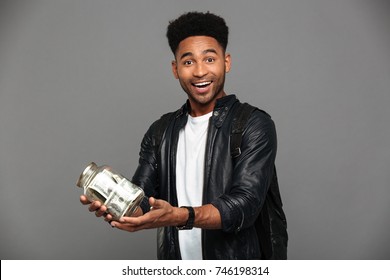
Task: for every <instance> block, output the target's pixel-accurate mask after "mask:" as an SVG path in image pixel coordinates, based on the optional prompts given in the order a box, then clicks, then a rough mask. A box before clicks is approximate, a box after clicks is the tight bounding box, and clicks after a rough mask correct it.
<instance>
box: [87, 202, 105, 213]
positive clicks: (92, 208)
mask: <svg viewBox="0 0 390 280" xmlns="http://www.w3.org/2000/svg"><path fill="white" fill-rule="evenodd" d="M101 206H102V203H101V202H100V201H93V202H92V203H91V205H89V207H88V210H89V211H90V212H95V211H96V210H98V209H99V208H100V207H101Z"/></svg>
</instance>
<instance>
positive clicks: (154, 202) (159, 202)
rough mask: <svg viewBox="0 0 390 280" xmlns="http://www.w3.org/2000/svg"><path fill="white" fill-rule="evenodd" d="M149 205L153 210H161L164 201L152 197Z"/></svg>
mask: <svg viewBox="0 0 390 280" xmlns="http://www.w3.org/2000/svg"><path fill="white" fill-rule="evenodd" d="M149 204H150V206H151V210H153V209H159V208H162V207H163V206H164V200H161V199H155V198H154V197H150V198H149Z"/></svg>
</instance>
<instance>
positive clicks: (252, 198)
mask: <svg viewBox="0 0 390 280" xmlns="http://www.w3.org/2000/svg"><path fill="white" fill-rule="evenodd" d="M276 149H277V139H276V131H275V125H274V122H273V121H272V120H271V118H270V117H269V116H267V115H266V114H264V113H263V112H260V111H254V112H253V113H252V115H251V117H250V119H249V121H248V125H247V127H246V129H245V130H244V133H243V137H242V144H241V155H240V156H239V157H238V158H236V159H234V160H233V174H232V186H231V187H230V188H229V192H227V193H225V194H223V195H222V196H220V197H218V198H217V199H215V200H214V201H212V202H211V204H213V205H214V206H215V207H216V208H217V209H218V210H219V212H220V214H221V219H222V230H223V231H225V232H238V231H240V230H241V229H242V228H247V227H249V226H252V225H253V224H254V222H255V221H256V218H257V217H258V215H259V213H260V210H261V208H262V206H263V204H264V201H265V198H266V194H267V191H268V188H269V185H270V182H271V179H272V176H273V170H274V163H275V156H276Z"/></svg>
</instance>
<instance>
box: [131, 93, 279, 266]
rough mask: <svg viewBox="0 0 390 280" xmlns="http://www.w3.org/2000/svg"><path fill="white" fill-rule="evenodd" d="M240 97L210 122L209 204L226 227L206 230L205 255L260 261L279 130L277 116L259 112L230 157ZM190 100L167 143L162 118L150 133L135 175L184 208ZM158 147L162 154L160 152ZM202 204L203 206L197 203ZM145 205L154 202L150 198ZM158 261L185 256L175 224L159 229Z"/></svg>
mask: <svg viewBox="0 0 390 280" xmlns="http://www.w3.org/2000/svg"><path fill="white" fill-rule="evenodd" d="M238 104H239V101H238V99H237V98H236V96H235V95H228V96H225V97H222V98H220V99H218V100H217V102H216V106H215V108H214V111H213V115H212V117H211V118H210V121H209V127H208V134H207V140H206V155H205V172H204V174H205V175H204V189H203V204H209V203H211V204H212V205H214V206H215V207H216V208H217V209H218V210H219V212H220V215H221V219H222V229H221V230H204V229H203V230H202V252H203V259H260V258H261V253H260V248H259V238H258V236H257V233H256V230H255V228H254V222H255V220H256V218H257V217H258V215H259V212H260V210H261V208H262V205H263V203H264V200H265V197H266V193H267V190H268V187H269V184H270V180H271V177H272V174H273V168H274V160H275V155H276V147H277V143H276V132H275V126H274V123H273V121H272V120H271V118H270V117H269V116H268V115H266V114H265V113H263V112H261V111H259V110H256V111H254V112H253V113H252V115H251V117H250V119H249V121H248V126H247V128H246V129H245V131H244V134H243V138H242V145H241V155H240V156H239V157H238V158H236V159H234V160H233V159H232V158H231V155H230V144H229V143H230V141H229V137H230V132H231V123H232V118H233V114H232V112H234V110H235V108H236V107H237V105H238ZM189 110H190V108H189V103H188V102H187V103H186V104H185V105H183V106H182V108H181V109H180V110H178V111H176V112H175V113H174V114H173V115H174V117H173V118H172V121H171V122H170V124H169V125H168V127H167V129H166V131H165V134H164V136H163V138H162V141H161V144H159V143H156V139H155V138H156V137H155V135H156V130H158V128H159V121H156V122H154V123H153V124H152V125H151V126H150V128H149V130H148V131H147V133H146V134H145V136H144V138H143V140H142V144H141V151H140V160H139V166H138V168H137V170H136V172H135V174H134V177H133V178H132V181H133V183H135V184H137V185H139V186H141V187H142V188H143V189H144V191H145V193H146V195H147V196H148V197H150V196H154V197H156V198H160V199H164V200H166V201H168V202H169V203H171V204H172V205H173V206H178V202H177V197H176V186H175V177H176V176H175V171H176V150H177V143H178V137H179V131H180V129H181V128H183V127H184V126H185V124H186V122H187V116H188V112H189ZM156 146H158V147H159V148H160V150H161V152H160V154H159V153H158V152H156V151H157V150H158V149H156ZM194 206H197V205H194ZM141 207H142V209H143V211H144V213H145V212H147V211H148V209H149V205H148V202H147V199H145V200H144V201H143V202H142V204H141ZM157 235H158V236H157V242H158V248H157V251H158V259H181V255H180V249H179V245H178V232H177V229H176V228H175V227H164V228H159V229H158V234H157Z"/></svg>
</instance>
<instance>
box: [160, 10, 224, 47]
mask: <svg viewBox="0 0 390 280" xmlns="http://www.w3.org/2000/svg"><path fill="white" fill-rule="evenodd" d="M228 35H229V28H228V27H227V25H226V22H225V20H224V19H223V18H221V17H219V16H217V15H215V14H212V13H210V12H206V13H201V12H188V13H185V14H183V15H181V16H180V17H178V18H177V19H175V20H172V21H170V22H169V25H168V28H167V38H168V43H169V47H170V48H171V50H172V52H173V54H175V53H176V50H177V48H178V46H179V44H180V42H181V41H183V40H184V39H186V38H187V37H190V36H210V37H213V38H214V39H215V40H217V42H218V43H219V44H220V45H221V47H222V48H223V49H224V50H225V51H226V47H227V44H228Z"/></svg>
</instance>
